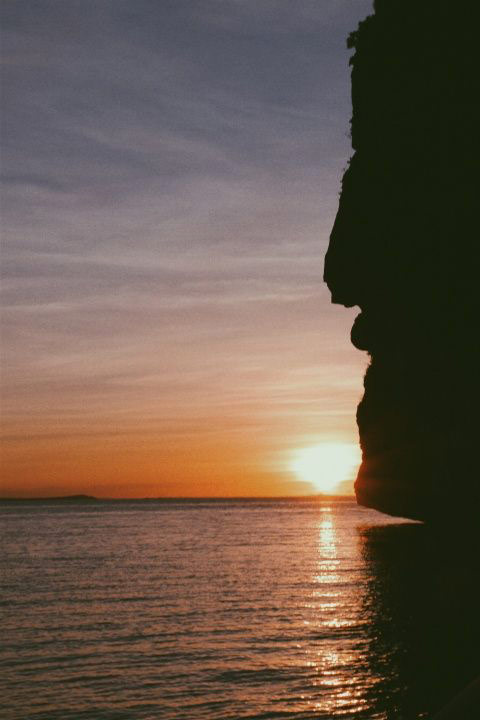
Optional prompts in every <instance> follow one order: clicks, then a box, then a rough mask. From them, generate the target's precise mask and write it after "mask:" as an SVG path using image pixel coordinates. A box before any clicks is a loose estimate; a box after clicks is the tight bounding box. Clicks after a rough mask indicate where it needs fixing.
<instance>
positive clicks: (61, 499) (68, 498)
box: [0, 494, 354, 503]
mask: <svg viewBox="0 0 480 720" xmlns="http://www.w3.org/2000/svg"><path fill="white" fill-rule="evenodd" d="M353 499H354V497H353V495H322V494H318V495H295V496H280V497H179V498H175V497H153V498H97V497H94V496H93V495H64V496H63V495H62V496H58V497H36V498H8V497H4V498H2V497H0V503H85V502H118V503H126V502H142V503H148V502H163V503H172V502H175V503H178V502H185V503H192V502H211V503H215V502H269V501H271V502H278V501H281V500H285V501H289V502H291V501H298V502H302V501H306V500H310V501H311V500H335V501H352V500H353Z"/></svg>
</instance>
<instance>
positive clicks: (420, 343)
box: [324, 0, 480, 527]
mask: <svg viewBox="0 0 480 720" xmlns="http://www.w3.org/2000/svg"><path fill="white" fill-rule="evenodd" d="M374 8H375V12H374V14H373V15H371V16H369V17H367V18H366V19H365V20H364V21H363V22H362V23H360V25H359V27H358V30H357V31H356V32H354V33H353V34H352V35H351V36H350V39H349V47H351V48H352V49H353V50H354V55H353V57H352V60H351V64H352V104H353V116H352V121H351V137H352V146H353V150H354V154H353V157H352V158H351V160H350V162H349V165H348V168H347V170H346V172H345V174H344V176H343V181H342V191H341V196H340V202H339V209H338V213H337V216H336V219H335V223H334V227H333V230H332V233H331V237H330V245H329V249H328V252H327V255H326V259H325V274H324V278H325V281H326V283H327V285H328V287H329V288H330V290H331V293H332V302H334V303H339V304H342V305H345V306H346V307H353V306H359V307H360V310H361V313H360V314H359V315H358V317H357V318H356V320H355V323H354V325H353V328H352V333H351V338H352V342H353V344H354V345H355V346H356V347H357V348H360V349H361V350H366V351H367V352H368V353H369V355H370V358H371V362H370V365H369V367H368V370H367V372H366V375H365V383H364V384H365V393H364V396H363V399H362V400H361V402H360V405H359V407H358V411H357V421H358V427H359V432H360V444H361V448H362V453H363V460H362V464H361V466H360V470H359V473H358V477H357V480H356V485H355V490H356V496H357V499H358V502H359V503H360V504H362V505H366V506H368V507H373V508H376V509H378V510H382V511H383V512H386V513H390V514H392V515H399V516H403V517H410V518H415V519H421V520H429V521H439V522H444V521H447V520H448V522H454V523H455V524H456V525H460V524H462V525H464V526H470V527H476V526H477V523H478V518H479V516H480V477H479V458H478V449H477V447H478V436H479V422H478V415H479V401H480V373H479V367H480V362H479V361H480V342H479V333H478V320H479V311H480V292H479V265H478V258H477V253H478V248H477V245H478V239H477V236H478V229H477V228H478V190H477V184H478V183H477V176H478V168H479V157H478V155H479V150H478V147H479V145H478V141H477V140H478V112H477V110H476V103H477V93H476V90H475V88H476V85H477V78H478V72H477V54H478V48H477V27H478V25H477V23H476V21H475V18H474V9H476V4H475V3H474V2H472V1H471V0H468V1H467V0H460V2H458V3H456V4H455V5H452V3H451V2H446V1H444V0H422V2H412V1H410V2H408V1H405V0H376V2H375V3H374Z"/></svg>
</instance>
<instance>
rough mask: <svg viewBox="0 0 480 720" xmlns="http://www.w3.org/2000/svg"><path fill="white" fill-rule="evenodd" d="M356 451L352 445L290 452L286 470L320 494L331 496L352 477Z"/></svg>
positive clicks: (355, 463)
mask: <svg viewBox="0 0 480 720" xmlns="http://www.w3.org/2000/svg"><path fill="white" fill-rule="evenodd" d="M360 459H361V458H360V448H359V447H358V445H354V444H352V443H321V444H320V445H313V446H311V447H304V448H300V449H298V450H296V451H295V452H294V456H293V459H292V461H291V464H290V469H291V470H292V471H293V472H294V473H295V474H296V475H297V476H298V478H299V479H300V480H303V481H306V482H309V483H311V484H312V485H313V486H314V488H315V489H316V490H317V491H318V492H321V493H332V492H335V490H337V489H338V487H339V485H340V484H341V483H342V482H343V481H344V480H349V479H350V478H351V477H353V475H354V472H355V469H356V468H357V467H358V465H359V464H360Z"/></svg>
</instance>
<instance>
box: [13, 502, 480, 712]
mask: <svg viewBox="0 0 480 720" xmlns="http://www.w3.org/2000/svg"><path fill="white" fill-rule="evenodd" d="M0 526H1V535H2V537H1V541H2V568H1V570H2V590H1V593H2V594H1V614H2V620H1V638H2V640H1V648H0V678H1V679H0V705H1V708H2V710H0V716H1V717H2V718H3V720H57V719H58V720H70V719H71V720H80V719H82V718H91V719H92V720H147V719H151V720H157V719H160V718H162V719H163V718H165V719H166V720H196V719H197V718H198V719H203V718H205V719H208V720H210V719H211V720H227V719H228V720H247V719H248V720H253V719H254V718H255V719H256V720H260V719H262V720H266V719H267V718H285V719H292V720H293V719H294V718H312V719H313V718H315V719H319V718H329V719H334V718H344V719H348V718H352V719H357V718H368V719H369V720H374V719H376V718H382V719H385V720H392V719H398V720H408V719H409V718H428V717H430V713H431V712H432V710H433V709H434V708H435V707H439V706H440V705H441V704H442V703H443V702H444V700H445V699H446V698H448V697H449V695H450V694H451V693H452V692H454V691H455V690H456V689H458V688H460V687H461V686H462V685H463V684H465V683H466V682H467V681H468V680H469V679H470V678H471V677H473V676H474V674H475V672H478V661H477V655H478V647H479V639H480V634H479V624H480V621H479V619H478V614H479V612H478V607H479V596H478V591H477V590H476V589H475V586H476V583H475V573H474V572H472V566H471V561H470V560H468V562H467V561H465V562H462V557H461V555H462V553H459V551H458V549H455V548H452V547H451V544H450V543H446V544H445V543H444V544H439V543H438V541H437V540H436V539H435V538H432V536H431V534H430V531H429V530H428V529H427V528H425V527H424V526H423V525H421V524H417V523H409V522H406V521H401V520H398V519H393V518H388V517H386V516H383V515H381V514H380V513H377V512H375V511H370V510H367V509H364V508H360V507H358V506H357V505H356V504H355V503H354V501H351V500H331V501H330V500H316V499H314V500H311V499H305V500H266V501H264V500H224V501H219V500H216V501H200V500H195V501H168V502H160V501H98V502H90V503H88V502H85V503H82V502H78V503H71V504H66V503H63V504H60V503H51V504H49V503H5V504H2V505H0Z"/></svg>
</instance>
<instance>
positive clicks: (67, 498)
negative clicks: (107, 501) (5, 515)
mask: <svg viewBox="0 0 480 720" xmlns="http://www.w3.org/2000/svg"><path fill="white" fill-rule="evenodd" d="M97 501H98V498H96V497H93V495H60V496H58V497H36V498H15V497H12V498H10V497H4V498H2V497H0V503H9V502H27V503H38V502H49V503H51V502H54V503H57V502H58V503H76V502H78V503H80V502H81V503H83V502H97Z"/></svg>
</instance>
